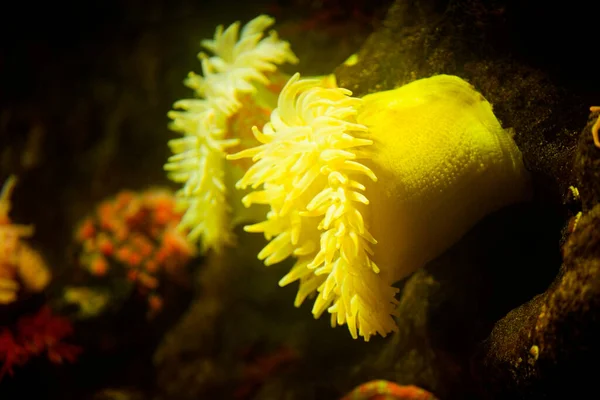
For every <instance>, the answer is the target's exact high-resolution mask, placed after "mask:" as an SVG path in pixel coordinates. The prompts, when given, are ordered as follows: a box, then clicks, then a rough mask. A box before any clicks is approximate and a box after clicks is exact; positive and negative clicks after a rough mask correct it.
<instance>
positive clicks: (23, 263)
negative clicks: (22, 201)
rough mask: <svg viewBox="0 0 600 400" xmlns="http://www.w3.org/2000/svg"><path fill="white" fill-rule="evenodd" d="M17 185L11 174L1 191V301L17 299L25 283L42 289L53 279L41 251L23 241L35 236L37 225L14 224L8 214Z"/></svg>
mask: <svg viewBox="0 0 600 400" xmlns="http://www.w3.org/2000/svg"><path fill="white" fill-rule="evenodd" d="M15 184H16V178H15V177H14V176H11V177H10V178H8V180H7V181H6V182H5V183H4V187H3V188H2V192H1V193H0V304H8V303H12V302H14V301H16V299H17V297H18V295H19V292H20V291H21V286H23V289H24V290H25V291H29V292H39V291H41V290H43V289H44V288H45V287H46V286H47V285H48V282H49V281H50V271H49V269H48V267H47V266H46V264H45V262H44V260H43V259H42V257H41V256H40V255H39V253H38V252H36V251H35V250H33V249H32V248H31V247H29V246H28V245H27V244H26V243H24V242H23V238H27V237H30V236H31V235H33V226H30V225H17V224H13V223H12V221H11V219H10V217H9V216H8V214H9V212H10V209H11V203H10V197H11V195H12V191H13V189H14V187H15Z"/></svg>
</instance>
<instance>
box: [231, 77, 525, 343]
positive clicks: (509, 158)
mask: <svg viewBox="0 0 600 400" xmlns="http://www.w3.org/2000/svg"><path fill="white" fill-rule="evenodd" d="M350 95H351V93H350V91H348V90H346V89H342V88H325V87H322V86H321V85H320V83H319V81H317V80H301V79H300V78H299V75H298V74H296V75H295V76H293V77H292V78H291V79H290V81H289V82H288V84H287V85H286V86H285V88H284V89H283V90H282V92H281V94H280V96H279V100H278V108H277V109H276V110H274V111H273V113H272V115H271V121H270V122H269V123H267V124H266V125H265V127H264V129H263V130H262V132H261V131H260V130H258V129H256V128H254V130H253V131H254V135H255V137H256V139H257V140H258V141H259V142H260V143H261V145H259V146H257V147H254V148H250V149H247V150H244V151H242V152H239V153H238V154H235V155H231V156H229V157H228V158H230V159H237V158H244V157H248V158H252V160H253V161H254V165H253V166H252V167H251V168H250V169H248V171H247V172H246V174H245V175H244V177H243V178H242V179H241V180H240V181H239V182H238V187H240V188H242V189H243V188H247V187H251V188H252V189H254V190H255V191H254V192H252V193H250V194H248V195H247V196H246V197H245V198H244V199H243V202H244V205H246V206H249V205H251V204H253V203H260V204H266V205H268V206H269V207H270V211H269V212H268V214H267V217H266V220H265V221H263V222H260V223H257V224H254V225H250V226H247V227H246V228H245V229H246V230H247V231H250V232H262V233H263V234H264V235H265V237H266V239H267V240H269V243H268V244H267V246H266V247H265V248H264V249H263V250H262V251H261V252H260V253H259V255H258V257H259V258H260V259H263V260H265V264H266V265H270V264H274V263H276V262H279V261H282V260H283V259H285V258H287V257H289V256H295V257H296V258H297V261H296V264H295V265H294V267H293V268H292V270H291V271H290V272H289V273H288V274H287V275H286V276H285V277H284V278H283V279H282V280H281V281H280V285H282V286H283V285H287V284H289V283H291V282H293V281H296V280H298V281H299V282H300V288H299V291H298V295H297V297H296V301H295V304H296V306H299V305H300V304H301V303H302V302H303V301H304V300H305V299H306V297H308V296H309V295H312V294H314V293H316V294H317V296H316V298H315V303H314V306H313V309H312V312H313V314H314V316H315V317H319V316H320V315H321V314H323V312H325V311H328V312H329V313H330V314H331V322H332V325H333V326H335V325H338V324H344V323H346V324H347V325H348V329H349V330H350V333H351V335H352V337H354V338H357V337H358V336H359V335H360V336H363V337H364V339H365V340H369V338H370V336H372V335H374V334H380V335H382V336H385V335H386V334H387V333H389V332H390V331H394V330H396V328H397V327H396V324H395V322H394V319H393V317H392V316H393V314H394V309H395V306H396V304H397V300H396V299H395V294H396V292H397V289H395V288H394V287H393V286H392V284H393V283H395V282H396V281H398V280H399V279H401V278H403V277H405V276H406V275H408V274H410V273H411V272H413V271H414V270H415V269H417V268H419V267H421V266H422V265H424V264H425V263H426V262H427V261H429V260H431V259H433V258H435V257H436V256H437V255H439V254H441V253H442V252H443V251H444V250H445V249H447V248H448V247H449V246H451V245H452V244H453V243H455V242H456V241H457V240H458V239H459V238H460V237H461V236H462V235H463V234H464V233H466V231H467V230H468V229H470V228H471V227H472V226H473V225H474V224H475V223H476V222H477V221H478V220H479V219H481V218H482V217H483V216H485V215H486V214H488V213H490V212H492V211H495V210H497V209H499V208H500V207H502V206H504V205H507V204H511V203H515V202H519V201H523V200H526V199H528V197H529V196H530V188H529V176H528V173H527V171H526V170H525V167H524V165H523V163H522V158H521V153H520V152H519V150H518V148H517V147H516V145H515V143H514V142H513V140H512V137H511V136H510V134H509V133H508V132H507V131H505V130H504V129H502V127H501V126H500V123H499V122H498V120H497V119H496V117H495V116H494V114H493V112H492V109H491V105H490V104H489V103H488V102H487V101H486V100H485V99H484V98H483V96H481V94H479V93H478V92H476V91H475V90H474V89H473V88H472V87H471V86H470V85H469V84H468V83H466V82H465V81H463V80H462V79H460V78H458V77H455V76H447V75H438V76H434V77H431V78H428V79H422V80H419V81H415V82H413V83H410V84H408V85H405V86H403V87H401V88H399V89H395V90H391V91H386V92H380V93H375V94H373V95H369V96H366V97H365V98H363V99H358V98H353V97H350ZM259 188H260V189H259ZM257 189H259V190H257Z"/></svg>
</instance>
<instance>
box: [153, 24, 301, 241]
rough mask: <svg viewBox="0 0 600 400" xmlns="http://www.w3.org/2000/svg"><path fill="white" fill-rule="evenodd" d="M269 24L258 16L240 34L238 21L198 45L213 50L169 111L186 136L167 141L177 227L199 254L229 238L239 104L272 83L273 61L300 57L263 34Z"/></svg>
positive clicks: (202, 57)
mask: <svg viewBox="0 0 600 400" xmlns="http://www.w3.org/2000/svg"><path fill="white" fill-rule="evenodd" d="M273 23H274V19H273V18H271V17H268V16H266V15H260V16H258V17H256V18H254V19H253V20H251V21H250V22H248V23H247V24H246V25H245V26H244V27H242V29H241V31H240V23H239V22H236V23H234V24H232V25H230V26H229V27H228V28H226V29H224V28H223V26H219V27H218V28H217V30H216V32H215V35H214V38H213V39H211V40H204V41H203V42H202V46H203V47H204V48H206V49H207V50H208V51H210V52H211V53H212V56H209V55H207V54H205V53H200V54H199V55H198V56H199V58H200V60H201V63H202V75H199V74H196V73H194V72H190V74H189V75H188V77H187V79H186V80H185V84H186V86H188V87H189V88H191V89H193V90H194V92H195V95H196V98H193V99H184V100H180V101H177V102H176V103H175V104H174V109H175V110H172V111H170V112H169V114H168V116H169V118H171V119H172V122H171V124H170V128H171V129H172V130H174V131H176V132H179V133H182V134H183V137H182V138H178V139H174V140H171V141H170V142H169V146H170V147H171V150H172V151H173V153H174V155H173V156H171V157H170V158H169V160H168V162H167V163H166V164H165V167H164V168H165V170H166V171H167V172H168V176H169V178H170V179H171V180H173V181H175V182H178V183H182V184H183V187H182V189H180V190H179V191H178V192H177V193H176V197H177V203H178V208H179V209H180V210H182V211H184V215H183V217H182V219H181V223H180V225H179V228H180V229H182V230H186V231H189V234H188V239H189V240H190V241H197V240H200V241H201V242H202V250H203V252H205V251H207V250H208V249H211V248H212V249H215V250H217V251H220V250H222V249H223V247H224V246H226V245H231V244H233V242H234V236H233V233H232V226H231V225H232V222H231V215H230V214H231V212H232V207H231V206H230V205H229V204H228V187H227V184H226V175H227V162H226V160H225V156H226V154H227V152H228V151H229V150H230V149H231V148H233V147H234V146H238V145H240V144H241V142H240V140H239V139H238V135H237V133H234V132H230V131H229V130H230V129H232V128H235V124H232V123H230V119H231V118H232V117H234V116H235V115H236V114H237V113H239V111H240V109H242V100H243V99H244V98H245V97H244V96H251V95H253V94H254V93H256V91H257V89H256V86H257V85H258V84H262V85H268V84H270V83H271V77H272V75H273V74H274V71H276V70H277V65H278V64H281V63H284V62H291V63H296V62H297V61H298V59H297V58H296V56H295V55H294V53H293V52H292V51H291V50H290V46H289V43H288V42H285V41H282V40H279V38H278V37H277V34H276V33H275V32H270V33H269V34H268V35H267V36H266V37H265V34H264V31H265V30H266V29H267V28H268V27H269V26H271V25H272V24H273ZM242 144H243V143H242Z"/></svg>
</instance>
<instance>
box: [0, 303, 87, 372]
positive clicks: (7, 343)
mask: <svg viewBox="0 0 600 400" xmlns="http://www.w3.org/2000/svg"><path fill="white" fill-rule="evenodd" d="M72 334H73V327H72V325H71V322H70V321H69V320H68V319H67V318H64V317H60V316H56V315H53V314H52V311H51V310H50V307H48V306H44V307H42V308H41V309H40V310H39V311H38V313H37V314H35V315H31V316H23V317H21V318H20V319H19V320H18V321H17V324H16V326H15V327H12V328H3V329H2V331H0V361H1V362H2V368H1V369H0V379H2V378H3V377H4V375H5V374H7V373H8V374H9V375H11V376H12V375H13V373H14V371H13V368H14V367H15V366H23V365H25V364H27V362H28V361H29V360H30V359H31V358H33V357H37V356H41V355H44V353H45V355H46V357H47V358H48V360H49V361H50V362H51V363H53V364H62V363H64V362H65V361H67V362H71V363H73V362H75V361H76V359H77V357H78V356H79V354H80V353H81V351H82V349H81V348H80V347H79V346H76V345H72V344H68V343H64V342H63V340H64V339H65V338H66V337H68V336H70V335H72Z"/></svg>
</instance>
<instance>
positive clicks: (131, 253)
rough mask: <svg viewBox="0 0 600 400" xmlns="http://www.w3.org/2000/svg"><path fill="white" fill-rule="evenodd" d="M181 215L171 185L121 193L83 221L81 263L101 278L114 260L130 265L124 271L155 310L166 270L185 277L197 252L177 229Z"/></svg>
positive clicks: (79, 238)
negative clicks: (184, 273)
mask: <svg viewBox="0 0 600 400" xmlns="http://www.w3.org/2000/svg"><path fill="white" fill-rule="evenodd" d="M180 220H181V214H180V213H179V212H177V211H176V210H175V199H174V197H173V195H172V194H171V193H170V192H169V191H167V190H158V189H153V190H148V191H145V192H142V193H140V194H137V193H135V192H131V191H123V192H120V193H119V194H117V196H116V197H115V198H113V199H109V200H106V201H103V202H102V203H101V204H100V205H99V206H98V207H97V209H96V212H95V213H94V214H93V215H92V216H90V217H88V218H86V219H84V220H83V221H82V222H81V223H80V225H79V227H78V229H77V231H76V234H75V239H76V240H77V241H78V242H79V243H81V245H82V252H81V256H80V263H81V265H83V266H84V267H85V268H86V269H87V270H88V271H89V272H90V273H91V274H92V275H95V276H98V277H101V276H105V275H107V274H109V273H110V272H111V270H112V269H111V267H112V266H114V265H115V264H117V265H118V266H120V267H122V268H125V276H126V277H127V279H129V280H131V281H133V282H135V283H136V285H137V287H138V289H139V291H140V292H141V293H143V294H144V295H146V296H147V301H148V306H149V308H150V313H155V312H157V311H159V310H160V309H161V308H162V303H163V302H162V298H161V297H160V296H159V295H158V293H157V289H158V287H159V282H160V277H161V275H162V274H165V275H167V276H170V277H172V278H177V277H179V276H181V271H182V269H183V267H184V266H185V265H186V264H187V262H188V261H189V260H190V259H191V258H192V257H193V256H195V255H196V248H195V247H194V246H193V245H191V244H190V243H189V242H188V241H187V240H186V238H185V232H180V231H179V230H178V229H177V225H178V224H179V222H180Z"/></svg>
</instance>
